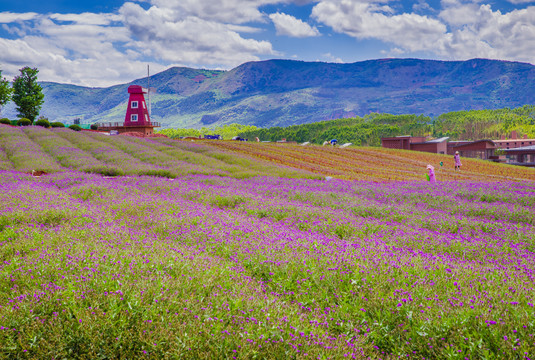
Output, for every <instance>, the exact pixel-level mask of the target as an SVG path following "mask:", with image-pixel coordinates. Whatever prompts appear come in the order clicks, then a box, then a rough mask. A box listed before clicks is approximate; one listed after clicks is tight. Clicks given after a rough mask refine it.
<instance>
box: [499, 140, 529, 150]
mask: <svg viewBox="0 0 535 360" xmlns="http://www.w3.org/2000/svg"><path fill="white" fill-rule="evenodd" d="M494 143H495V144H496V147H497V148H498V149H515V148H518V147H523V146H529V145H535V139H506V140H494Z"/></svg>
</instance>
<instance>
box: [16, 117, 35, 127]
mask: <svg viewBox="0 0 535 360" xmlns="http://www.w3.org/2000/svg"><path fill="white" fill-rule="evenodd" d="M31 124H32V121H31V120H30V119H26V118H22V119H19V120H18V121H17V126H30V125H31Z"/></svg>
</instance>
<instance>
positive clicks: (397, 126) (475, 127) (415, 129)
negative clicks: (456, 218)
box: [239, 105, 535, 146]
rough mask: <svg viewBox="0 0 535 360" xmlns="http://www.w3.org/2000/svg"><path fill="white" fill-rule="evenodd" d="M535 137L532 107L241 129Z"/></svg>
mask: <svg viewBox="0 0 535 360" xmlns="http://www.w3.org/2000/svg"><path fill="white" fill-rule="evenodd" d="M513 130H514V131H516V132H517V134H518V135H519V136H523V135H527V136H528V137H529V138H535V106H534V105H525V106H523V107H520V108H516V109H509V108H506V109H499V110H471V111H458V112H450V113H446V114H442V115H440V116H438V117H437V118H435V119H432V118H431V117H428V116H423V115H410V114H409V115H392V114H376V113H374V114H369V115H366V116H364V117H353V118H346V119H338V120H330V121H321V122H316V123H311V124H301V125H293V126H288V127H272V128H266V129H256V130H250V131H242V132H240V134H239V135H240V136H242V137H244V138H249V139H254V138H255V137H258V138H259V139H261V140H267V141H277V140H280V139H283V138H285V139H286V140H288V141H297V142H305V141H309V142H312V143H316V144H322V143H323V142H324V141H329V140H331V139H337V140H338V141H339V142H340V143H346V142H350V143H352V144H355V145H369V146H380V145H381V138H382V137H389V136H399V135H412V136H422V135H430V136H434V137H443V136H448V137H450V140H481V139H499V138H500V137H501V135H505V136H510V134H511V132H512V131H513Z"/></svg>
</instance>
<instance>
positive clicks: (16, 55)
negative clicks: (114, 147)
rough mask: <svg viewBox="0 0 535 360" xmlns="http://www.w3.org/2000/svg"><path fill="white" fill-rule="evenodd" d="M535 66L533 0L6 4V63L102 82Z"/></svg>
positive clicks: (0, 28) (45, 75) (2, 62)
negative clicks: (244, 73)
mask: <svg viewBox="0 0 535 360" xmlns="http://www.w3.org/2000/svg"><path fill="white" fill-rule="evenodd" d="M393 57H395V58H421V59H436V60H467V59H472V58H487V59H500V60H508V61H520V62H527V63H531V64H535V0H533V1H532V0H500V1H497V0H413V1H408V0H146V1H145V0H130V1H124V0H123V1H121V0H76V1H73V0H15V1H14V0H0V70H2V76H3V77H6V78H8V79H10V80H11V79H12V78H13V76H16V75H17V74H18V73H19V69H21V68H22V67H24V66H30V67H37V68H38V69H39V80H41V81H54V82H61V83H69V84H75V85H83V86H91V87H105V86H110V85H115V84H121V83H127V82H130V81H132V80H134V79H138V78H142V77H144V76H146V74H147V65H150V69H151V70H150V71H151V74H154V73H156V72H160V71H163V70H165V69H167V68H169V67H172V66H186V67H192V68H204V69H222V70H227V69H232V68H234V67H236V66H238V65H240V64H242V63H244V62H248V61H260V60H267V59H275V58H278V59H279V58H281V59H295V60H303V61H324V62H338V63H352V62H357V61H363V60H369V59H381V58H393Z"/></svg>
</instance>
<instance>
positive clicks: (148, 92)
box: [147, 64, 152, 119]
mask: <svg viewBox="0 0 535 360" xmlns="http://www.w3.org/2000/svg"><path fill="white" fill-rule="evenodd" d="M149 74H150V72H149V65H148V64H147V98H148V100H149V106H148V108H149V109H148V110H149V119H150V117H151V115H152V114H151V111H150V75H149Z"/></svg>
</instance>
